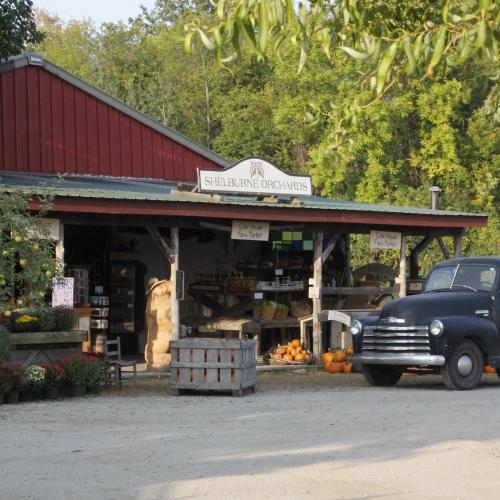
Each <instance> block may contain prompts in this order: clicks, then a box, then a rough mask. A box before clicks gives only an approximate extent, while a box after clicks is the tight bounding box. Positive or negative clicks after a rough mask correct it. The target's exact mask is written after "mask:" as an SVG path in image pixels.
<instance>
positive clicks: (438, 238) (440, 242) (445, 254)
mask: <svg viewBox="0 0 500 500" xmlns="http://www.w3.org/2000/svg"><path fill="white" fill-rule="evenodd" d="M436 241H437V242H438V245H439V248H440V249H441V252H443V257H444V258H445V259H449V258H450V252H448V248H446V245H445V243H444V241H443V238H441V236H436Z"/></svg>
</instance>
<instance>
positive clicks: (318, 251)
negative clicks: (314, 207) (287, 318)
mask: <svg viewBox="0 0 500 500" xmlns="http://www.w3.org/2000/svg"><path fill="white" fill-rule="evenodd" d="M322 274H323V233H314V264H313V281H314V284H313V287H314V288H316V290H319V291H320V294H319V297H318V298H315V299H313V356H314V358H315V360H316V361H319V359H320V357H321V354H323V335H322V332H321V321H320V318H319V315H320V313H321V287H322V286H323V279H322Z"/></svg>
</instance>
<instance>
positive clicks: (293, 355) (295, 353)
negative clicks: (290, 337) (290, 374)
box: [288, 349, 298, 357]
mask: <svg viewBox="0 0 500 500" xmlns="http://www.w3.org/2000/svg"><path fill="white" fill-rule="evenodd" d="M288 354H290V355H291V356H292V357H295V356H296V355H297V354H298V353H297V351H296V350H295V349H290V350H289V351H288Z"/></svg>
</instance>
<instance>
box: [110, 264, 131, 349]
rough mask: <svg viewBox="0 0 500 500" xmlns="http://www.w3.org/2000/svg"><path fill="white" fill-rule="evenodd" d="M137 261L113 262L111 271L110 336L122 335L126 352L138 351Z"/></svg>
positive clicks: (122, 345) (122, 344) (121, 338)
mask: <svg viewBox="0 0 500 500" xmlns="http://www.w3.org/2000/svg"><path fill="white" fill-rule="evenodd" d="M136 285H137V263H136V262H111V265H110V273H109V284H108V290H109V327H108V332H109V337H110V338H113V339H114V338H116V337H120V341H121V347H122V351H123V352H124V353H136V352H137V348H138V345H137V324H136V323H137V313H138V311H137V300H136V288H137V287H136Z"/></svg>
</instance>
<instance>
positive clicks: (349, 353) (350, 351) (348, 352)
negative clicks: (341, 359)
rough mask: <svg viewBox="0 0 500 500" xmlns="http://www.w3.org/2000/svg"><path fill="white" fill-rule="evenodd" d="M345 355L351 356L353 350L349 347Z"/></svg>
mask: <svg viewBox="0 0 500 500" xmlns="http://www.w3.org/2000/svg"><path fill="white" fill-rule="evenodd" d="M346 354H347V355H348V356H352V355H353V354H354V349H353V348H352V347H349V349H347V351H346Z"/></svg>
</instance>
